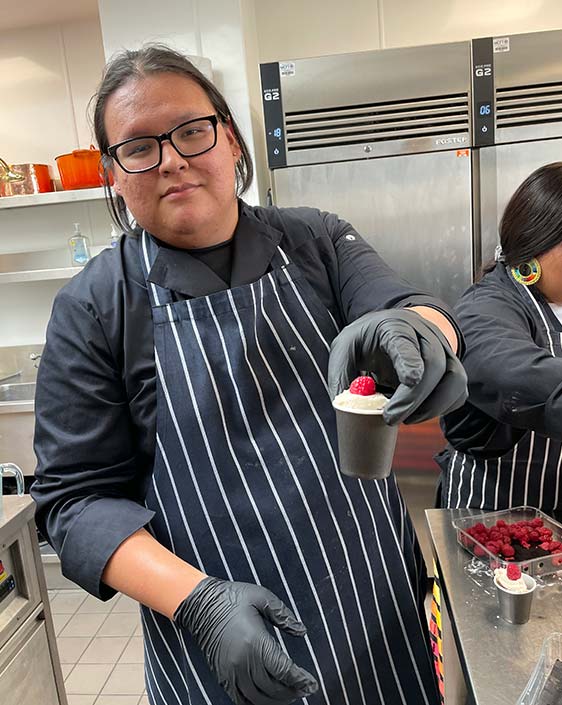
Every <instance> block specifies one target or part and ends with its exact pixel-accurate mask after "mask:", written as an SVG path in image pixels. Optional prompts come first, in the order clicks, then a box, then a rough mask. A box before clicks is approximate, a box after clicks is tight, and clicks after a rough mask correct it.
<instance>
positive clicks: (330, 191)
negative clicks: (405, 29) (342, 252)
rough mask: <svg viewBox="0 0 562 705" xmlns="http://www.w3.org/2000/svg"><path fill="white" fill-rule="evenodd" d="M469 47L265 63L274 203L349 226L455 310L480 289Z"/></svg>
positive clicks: (263, 73)
mask: <svg viewBox="0 0 562 705" xmlns="http://www.w3.org/2000/svg"><path fill="white" fill-rule="evenodd" d="M470 75H471V70H470V42H460V43H453V44H440V45H435V46H423V47H412V48H406V49H389V50H383V51H370V52H361V53H355V54H343V55H337V56H327V57H319V58H313V59H298V60H294V61H281V62H275V63H270V64H262V66H261V78H262V89H263V106H264V115H265V127H266V137H267V147H268V159H269V166H270V169H271V185H272V195H273V202H274V203H275V204H276V205H280V206H299V205H309V206H315V207H318V208H320V209H322V210H328V211H332V212H335V213H337V214H339V215H340V217H342V218H344V219H346V220H349V221H350V222H351V223H352V224H353V225H354V226H355V228H356V229H357V230H358V231H359V232H360V234H361V235H363V236H364V237H365V238H366V239H367V240H368V241H369V242H370V243H371V244H372V245H373V246H374V247H375V249H376V250H377V251H378V252H379V253H380V254H381V255H382V256H383V257H384V259H385V260H386V261H387V262H388V263H389V264H391V265H392V266H393V267H394V268H395V269H396V271H398V272H399V273H400V274H401V275H403V276H405V277H406V278H408V279H409V280H411V281H412V282H413V283H416V284H418V285H419V286H421V287H423V288H425V289H426V290H429V291H431V292H434V293H436V294H438V295H439V296H441V297H442V298H444V299H445V300H447V301H449V302H451V303H452V302H453V301H455V300H456V298H457V297H458V296H459V295H460V294H461V292H462V291H464V289H466V287H467V286H468V285H469V284H470V282H471V280H472V276H473V269H474V253H473V249H472V248H473V241H472V228H473V225H472V223H473V216H472V178H473V174H472V156H471V126H470V124H471V120H470V90H471V79H470Z"/></svg>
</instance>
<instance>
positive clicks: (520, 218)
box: [484, 162, 562, 273]
mask: <svg viewBox="0 0 562 705" xmlns="http://www.w3.org/2000/svg"><path fill="white" fill-rule="evenodd" d="M499 233H500V244H501V248H502V251H503V255H504V258H505V262H506V264H507V265H509V266H510V267H517V266H519V265H520V264H523V263H524V262H528V261H529V260H531V259H532V258H533V257H539V256H540V255H543V254H544V253H545V252H548V251H549V250H551V249H552V248H553V247H555V246H556V245H558V244H559V243H561V242H562V162H554V163H553V164H546V165H545V166H541V167H540V168H539V169H537V170H536V171H534V172H533V173H532V174H531V175H530V176H528V177H527V178H526V179H525V181H523V183H522V184H521V185H520V186H519V188H518V189H517V191H515V193H514V194H513V196H512V197H511V198H510V199H509V202H508V204H507V206H506V207H505V210H504V213H503V216H502V219H501V222H500V228H499ZM494 266H495V263H490V264H488V265H487V266H486V267H485V268H484V273H486V272H489V271H491V270H492V269H493V268H494Z"/></svg>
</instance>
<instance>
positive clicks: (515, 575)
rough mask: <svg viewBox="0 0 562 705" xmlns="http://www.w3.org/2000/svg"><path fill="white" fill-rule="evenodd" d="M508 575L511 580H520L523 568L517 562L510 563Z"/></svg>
mask: <svg viewBox="0 0 562 705" xmlns="http://www.w3.org/2000/svg"><path fill="white" fill-rule="evenodd" d="M507 577H508V578H509V579H510V580H519V578H520V577H521V569H520V568H519V566H518V565H516V564H515V563H510V564H509V565H508V566H507Z"/></svg>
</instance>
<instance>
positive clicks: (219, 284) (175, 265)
mask: <svg viewBox="0 0 562 705" xmlns="http://www.w3.org/2000/svg"><path fill="white" fill-rule="evenodd" d="M281 237H282V233H281V232H280V231H279V230H276V229H275V228H273V227H271V226H270V225H267V224H265V223H262V222H261V221H260V220H258V219H257V218H256V217H255V216H254V214H253V213H252V212H251V210H250V209H249V208H248V206H246V204H245V203H243V202H242V201H240V215H239V218H238V224H237V225H236V229H235V231H234V236H233V246H234V251H233V260H232V274H231V279H230V287H235V286H241V285H243V284H250V283H251V282H255V281H257V280H258V279H259V278H260V277H261V276H263V275H264V274H265V273H266V272H267V270H268V268H269V265H270V263H271V260H272V258H273V256H274V255H275V253H276V251H277V245H278V244H279V242H280V240H281ZM158 244H159V245H160V248H159V250H158V254H157V255H156V259H155V260H154V264H153V265H152V268H151V270H150V273H149V275H148V281H149V282H152V283H153V284H157V285H158V286H161V287H163V288H165V289H170V290H172V291H175V292H176V293H178V294H183V295H184V296H189V297H196V296H207V295H208V294H213V293H215V292H217V291H223V290H224V289H228V288H229V287H228V285H227V284H226V283H225V282H224V281H223V280H222V279H221V278H220V277H219V276H218V275H216V274H215V273H214V272H213V270H212V269H210V268H209V267H208V266H207V265H206V264H205V263H204V262H202V261H201V260H199V259H197V258H196V257H192V256H191V255H190V254H189V252H188V251H187V250H181V249H177V248H171V247H167V246H166V245H165V244H164V243H161V242H158Z"/></svg>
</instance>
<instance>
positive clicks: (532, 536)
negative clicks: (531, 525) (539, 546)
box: [529, 531, 541, 543]
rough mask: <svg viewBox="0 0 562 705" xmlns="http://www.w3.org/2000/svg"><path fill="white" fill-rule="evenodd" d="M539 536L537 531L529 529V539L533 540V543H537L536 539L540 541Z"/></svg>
mask: <svg viewBox="0 0 562 705" xmlns="http://www.w3.org/2000/svg"><path fill="white" fill-rule="evenodd" d="M540 540H541V537H540V534H539V532H538V531H529V541H533V543H537V541H540Z"/></svg>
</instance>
